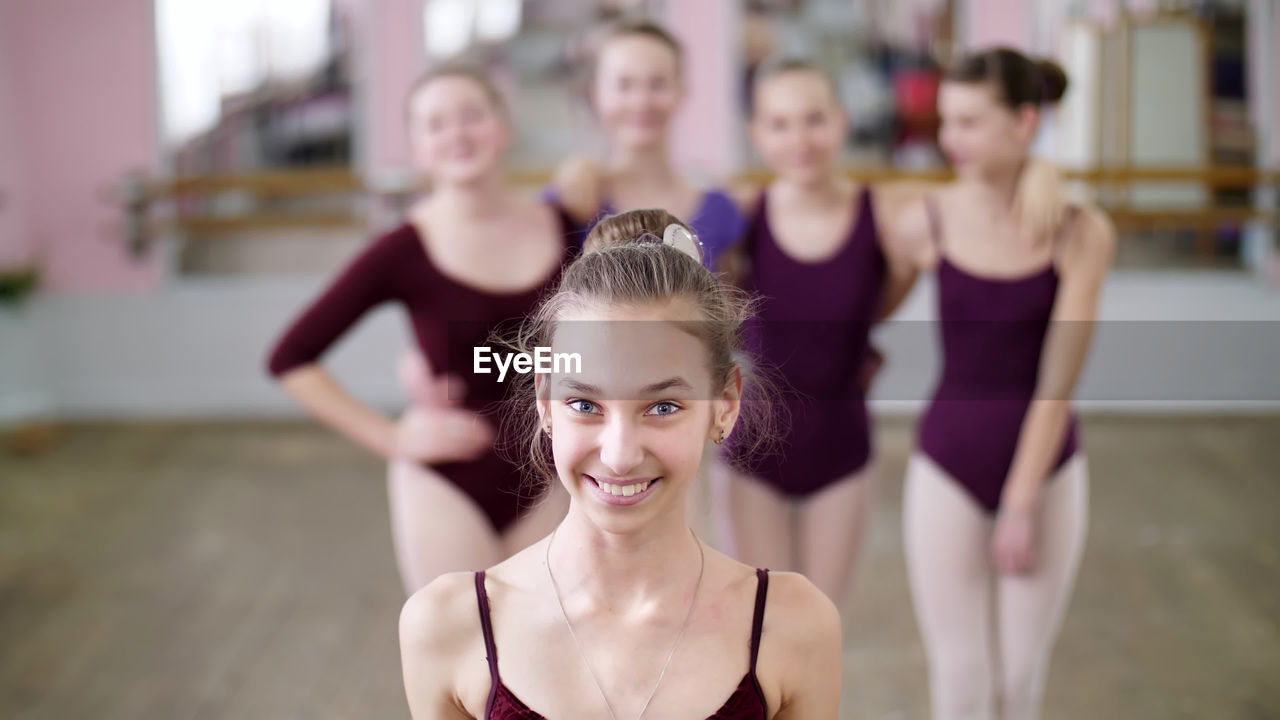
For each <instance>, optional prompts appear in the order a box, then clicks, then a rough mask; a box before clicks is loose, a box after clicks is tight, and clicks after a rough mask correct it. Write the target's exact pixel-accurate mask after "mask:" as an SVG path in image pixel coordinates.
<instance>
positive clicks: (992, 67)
mask: <svg viewBox="0 0 1280 720" xmlns="http://www.w3.org/2000/svg"><path fill="white" fill-rule="evenodd" d="M946 80H947V81H948V82H955V83H965V84H978V83H987V84H990V85H991V86H992V87H994V88H995V90H996V94H997V95H998V96H999V98H1000V101H1001V102H1002V103H1004V105H1005V106H1006V107H1008V108H1009V109H1010V110H1017V109H1018V108H1020V107H1022V106H1024V105H1032V106H1034V107H1037V108H1039V107H1045V106H1052V105H1054V104H1056V103H1057V102H1058V101H1059V100H1061V99H1062V96H1063V95H1064V94H1066V92H1067V84H1068V83H1067V73H1066V72H1065V71H1064V70H1063V69H1062V66H1060V65H1058V63H1056V62H1054V61H1052V60H1049V59H1039V60H1035V59H1032V58H1029V57H1027V56H1026V55H1023V54H1022V53H1020V52H1018V51H1017V50H1014V49H1012V48H1007V47H998V48H992V49H990V50H984V51H982V52H978V53H974V54H972V55H967V56H965V57H963V58H961V59H960V61H959V62H957V63H956V64H954V65H952V66H951V69H950V70H948V71H947V75H946Z"/></svg>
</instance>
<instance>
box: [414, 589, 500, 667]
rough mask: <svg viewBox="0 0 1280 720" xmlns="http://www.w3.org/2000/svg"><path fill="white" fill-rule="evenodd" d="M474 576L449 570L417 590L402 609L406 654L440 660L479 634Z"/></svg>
mask: <svg viewBox="0 0 1280 720" xmlns="http://www.w3.org/2000/svg"><path fill="white" fill-rule="evenodd" d="M474 578H475V576H474V575H473V574H472V573H468V572H457V573H446V574H444V575H441V576H440V577H438V578H436V579H435V580H432V581H431V582H430V583H429V584H428V585H427V586H426V587H424V588H422V589H421V590H419V591H417V592H415V593H414V594H413V595H412V596H411V597H410V598H409V599H408V600H407V601H406V602H405V604H404V607H403V608H402V609H401V610H400V644H401V649H402V650H403V651H404V652H405V653H419V654H422V655H428V656H431V657H433V658H435V659H437V660H441V659H448V658H451V657H457V656H458V655H459V654H461V653H462V652H463V651H464V650H465V649H466V648H467V646H468V645H469V644H470V643H473V642H474V641H475V639H476V638H477V637H478V636H479V634H480V621H479V614H478V611H477V609H476V608H477V605H476V591H475V579H474Z"/></svg>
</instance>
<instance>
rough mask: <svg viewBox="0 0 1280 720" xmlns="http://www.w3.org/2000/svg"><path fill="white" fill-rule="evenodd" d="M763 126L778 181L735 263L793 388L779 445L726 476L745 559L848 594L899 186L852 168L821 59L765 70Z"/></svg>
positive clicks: (769, 348)
mask: <svg viewBox="0 0 1280 720" xmlns="http://www.w3.org/2000/svg"><path fill="white" fill-rule="evenodd" d="M754 92H755V96H754V99H753V102H752V108H753V114H752V117H751V122H750V130H751V138H752V141H753V143H754V144H755V147H756V149H757V151H758V152H759V153H760V155H761V157H762V158H763V159H764V161H765V163H766V164H767V165H768V166H769V168H770V169H771V170H772V171H774V173H776V179H775V180H774V181H773V182H772V183H771V184H770V185H769V186H768V187H767V188H765V189H764V191H763V192H762V193H760V194H759V195H758V197H757V198H756V199H755V201H754V205H755V211H754V213H753V216H752V219H751V222H750V225H749V229H748V232H747V234H746V237H745V239H744V242H743V243H742V245H741V246H740V247H738V248H736V249H735V252H734V253H732V254H730V255H729V256H727V257H726V263H725V265H726V268H727V269H729V270H730V274H731V276H733V277H734V279H735V280H737V281H738V282H739V283H740V284H741V285H742V286H743V287H744V288H745V289H747V290H748V291H750V292H752V293H755V294H758V295H759V296H760V297H761V309H760V311H759V313H758V314H757V316H756V317H755V318H754V319H753V322H752V323H750V324H749V336H750V350H751V352H752V355H753V356H754V357H757V358H758V359H760V360H761V361H762V362H763V363H764V365H765V367H767V368H768V369H770V370H772V371H774V372H776V373H777V375H778V377H779V379H780V381H781V382H782V383H783V384H784V385H785V386H786V389H787V392H786V394H785V397H786V400H785V402H784V405H785V409H786V415H787V419H788V426H787V428H786V429H785V431H783V432H782V433H781V438H780V440H781V442H780V443H779V448H778V452H776V453H774V454H770V455H768V456H765V457H763V458H760V459H758V460H757V461H755V462H746V459H745V458H743V457H742V456H741V453H739V452H738V448H737V446H736V445H734V444H732V443H731V444H730V447H729V448H728V450H729V452H728V459H729V460H730V461H731V464H732V465H733V466H734V468H735V471H731V472H730V473H728V475H727V482H724V483H718V486H719V488H718V489H719V490H720V493H718V494H721V495H723V496H724V497H725V498H726V500H727V503H726V504H727V506H728V509H729V523H728V527H729V531H730V535H731V537H730V541H729V542H730V546H731V547H733V548H734V550H735V552H736V553H737V556H738V558H739V559H741V560H743V561H744V562H748V563H752V564H758V565H769V566H770V567H775V568H791V569H794V570H797V571H799V572H801V573H803V574H804V575H805V576H806V577H808V578H809V579H810V580H812V581H813V582H814V583H815V584H817V586H818V587H820V588H822V590H823V591H824V592H826V593H827V594H828V595H829V596H830V597H831V598H832V599H833V600H834V601H835V602H836V603H837V605H839V604H840V603H841V602H842V600H843V598H844V595H845V593H846V592H847V590H848V586H849V581H850V578H851V576H852V573H853V567H854V561H855V559H856V557H857V552H858V546H859V544H860V540H861V536H862V526H863V519H864V517H865V515H866V509H865V508H866V501H867V492H866V482H864V480H865V479H866V477H867V475H868V474H869V461H870V459H871V430H870V419H869V417H868V413H867V405H866V396H865V391H866V388H865V387H864V383H863V380H864V378H862V377H861V373H860V372H859V370H860V369H861V368H863V367H864V366H865V365H866V364H867V363H868V362H869V361H870V359H871V350H870V346H869V344H868V335H869V332H870V329H871V326H872V324H873V323H874V322H875V321H876V320H877V318H878V317H879V316H880V315H881V314H887V313H888V312H891V311H892V309H893V306H894V305H896V303H897V301H898V300H900V299H901V298H902V297H904V296H905V295H906V292H907V290H909V288H910V285H911V280H912V276H911V275H910V274H907V275H900V274H895V275H893V276H892V277H891V276H890V275H889V272H888V266H887V264H886V262H885V257H884V254H883V252H882V251H881V248H880V232H879V229H878V226H877V219H878V218H879V217H881V216H882V215H885V214H889V213H891V212H892V211H887V210H885V208H884V203H885V202H886V199H885V197H886V195H887V194H886V193H881V192H877V193H874V194H873V193H872V192H871V189H870V188H868V187H858V186H857V185H856V184H854V183H853V182H852V181H850V180H849V179H848V178H847V177H845V176H844V174H843V173H842V172H841V171H840V168H839V157H840V151H841V147H842V145H843V141H844V130H845V128H846V127H847V122H846V119H845V115H844V112H843V110H842V109H841V107H840V105H839V102H838V101H837V99H836V96H835V92H834V88H833V87H832V85H831V82H830V80H829V79H828V78H827V77H826V76H825V74H824V73H823V72H822V71H821V70H820V69H819V68H818V67H817V66H815V65H813V64H812V63H809V62H805V61H785V62H781V63H777V64H774V65H772V66H768V65H767V66H765V67H763V68H762V69H761V70H760V71H759V73H758V74H757V77H756V83H755V88H754Z"/></svg>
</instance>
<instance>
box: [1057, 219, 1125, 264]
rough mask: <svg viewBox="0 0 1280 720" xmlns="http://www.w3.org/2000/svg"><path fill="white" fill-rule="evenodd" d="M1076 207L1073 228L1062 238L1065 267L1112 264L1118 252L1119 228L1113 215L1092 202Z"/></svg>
mask: <svg viewBox="0 0 1280 720" xmlns="http://www.w3.org/2000/svg"><path fill="white" fill-rule="evenodd" d="M1075 208H1076V213H1075V219H1074V221H1073V223H1074V224H1073V227H1071V228H1070V230H1069V231H1068V232H1067V233H1066V237H1064V238H1063V248H1062V264H1063V267H1064V268H1065V269H1067V270H1072V269H1077V268H1079V269H1083V268H1092V269H1095V270H1096V269H1105V268H1107V267H1109V266H1110V265H1111V261H1112V259H1113V258H1114V256H1115V251H1116V229H1115V226H1114V225H1113V224H1112V223H1111V218H1109V217H1107V214H1106V213H1104V212H1102V210H1100V209H1099V208H1098V207H1097V206H1096V205H1093V204H1092V203H1084V204H1081V205H1076V206H1075Z"/></svg>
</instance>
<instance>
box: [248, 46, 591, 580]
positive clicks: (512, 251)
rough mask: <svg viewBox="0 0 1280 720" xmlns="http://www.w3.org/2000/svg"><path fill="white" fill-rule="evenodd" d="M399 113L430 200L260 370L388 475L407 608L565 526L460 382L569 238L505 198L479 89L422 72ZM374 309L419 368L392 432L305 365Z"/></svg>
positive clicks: (544, 282) (552, 221) (484, 382)
mask: <svg viewBox="0 0 1280 720" xmlns="http://www.w3.org/2000/svg"><path fill="white" fill-rule="evenodd" d="M408 110H409V112H408V122H409V127H410V137H411V141H412V147H413V151H414V156H415V162H416V163H417V164H418V165H419V167H420V168H421V169H422V170H423V171H425V172H426V173H427V174H428V175H429V176H430V178H431V180H432V183H433V186H434V188H433V192H432V194H431V195H430V196H429V197H427V198H426V199H424V200H423V201H422V202H420V203H419V204H417V205H415V206H414V207H413V208H412V209H411V211H410V214H409V221H408V222H407V223H405V224H404V225H402V226H400V227H398V228H395V229H394V230H391V231H390V232H388V233H386V234H385V235H383V236H381V237H379V238H378V239H377V240H375V241H374V242H373V243H372V244H371V245H369V246H368V247H367V248H366V249H365V250H364V251H363V252H361V253H360V254H359V256H357V257H356V259H355V260H354V261H353V262H352V263H351V264H350V265H349V266H348V267H347V268H346V269H345V270H344V271H343V272H342V274H341V275H339V277H338V279H337V280H336V281H334V282H333V284H332V285H331V286H330V287H329V288H328V289H327V290H326V291H325V292H324V293H323V294H322V295H321V296H320V297H319V298H317V299H316V300H315V301H314V302H313V303H312V305H311V306H310V307H309V308H307V310H306V311H305V312H303V313H302V315H300V316H299V317H298V318H297V319H296V320H295V321H294V322H293V323H292V325H291V326H290V327H289V329H288V330H287V331H286V332H285V334H284V335H283V336H282V337H281V338H280V340H279V341H278V342H277V344H276V346H275V348H274V350H273V351H272V353H271V358H270V361H269V366H270V371H271V373H272V374H273V375H274V376H275V377H277V378H278V379H279V380H280V382H281V384H282V385H283V386H284V388H285V389H286V390H288V391H289V392H290V393H291V394H292V395H294V396H295V397H296V398H297V399H298V401H299V402H300V403H301V404H302V405H303V407H305V408H306V409H307V410H308V411H309V412H311V413H312V414H313V415H315V416H316V417H318V418H319V419H320V420H321V421H322V422H325V423H326V424H328V425H330V426H331V427H333V428H334V429H336V430H338V431H339V432H341V433H343V434H345V435H347V436H348V437H350V438H352V439H353V440H355V441H357V442H359V443H361V444H363V445H365V446H366V447H368V448H370V449H371V450H373V451H374V452H377V453H378V454H379V455H382V456H383V457H386V458H387V460H388V461H389V468H390V471H389V477H388V490H389V494H390V500H391V521H392V530H393V539H394V542H395V550H396V557H397V560H398V563H399V567H400V572H401V579H402V580H403V582H404V585H405V588H406V590H407V591H409V592H410V593H412V592H413V591H414V590H417V589H418V588H420V587H422V586H423V585H425V584H426V583H427V582H429V581H430V580H431V579H432V578H434V577H435V576H437V575H439V574H440V573H442V572H445V571H449V570H457V569H460V568H467V567H474V566H476V565H481V566H483V565H488V564H492V563H494V562H497V561H498V560H500V559H502V558H503V557H506V556H507V555H509V554H510V553H511V552H514V551H515V550H517V549H519V548H521V547H524V546H526V545H527V544H528V543H529V542H532V541H533V540H534V539H536V538H538V537H541V536H542V535H544V534H545V533H546V532H547V531H548V530H549V529H550V528H551V527H553V526H554V524H555V523H556V522H557V521H558V520H559V517H560V515H562V514H563V509H564V503H565V499H564V497H563V495H562V494H557V495H556V497H554V498H553V499H552V500H551V501H548V502H545V503H542V504H538V503H536V502H535V499H536V498H534V497H530V494H529V493H528V492H527V491H526V490H525V489H524V488H522V484H521V476H520V472H519V468H518V467H517V466H516V465H515V464H513V463H511V462H510V461H508V460H505V459H503V458H502V457H500V456H499V455H498V454H497V453H496V452H495V449H494V448H495V443H496V442H498V441H501V438H500V437H496V436H495V431H496V429H497V426H498V423H497V422H496V414H495V413H496V409H497V403H499V401H501V400H502V399H503V397H504V395H505V393H504V390H505V387H506V386H505V385H504V384H500V383H499V382H498V381H497V376H496V375H494V374H489V375H480V374H473V372H472V370H473V368H472V360H473V348H474V347H475V346H477V345H482V344H484V343H485V341H486V339H487V337H488V335H489V333H490V332H491V331H492V330H493V329H494V328H495V327H496V326H497V325H499V324H500V323H503V322H508V321H518V320H519V319H520V318H522V317H523V316H524V315H525V314H526V313H527V312H528V311H529V310H530V309H532V308H533V307H534V306H535V304H536V302H537V301H538V299H539V298H540V296H541V294H542V293H543V291H544V289H546V288H547V287H549V286H550V285H551V284H552V283H553V282H554V281H555V280H556V279H557V278H558V276H559V273H560V268H561V267H562V265H563V263H564V261H565V260H566V259H568V257H569V256H570V255H571V253H572V248H573V247H574V246H575V244H576V241H577V240H580V237H579V238H575V237H574V236H573V233H572V232H571V228H570V226H569V221H568V220H567V218H566V217H565V216H564V214H563V213H561V212H559V211H558V210H557V209H556V208H555V207H552V206H548V205H547V204H545V203H543V202H541V201H539V200H537V199H536V198H532V197H530V198H525V197H521V196H518V195H517V194H515V193H514V192H513V191H511V190H509V189H508V188H507V187H505V184H504V181H503V169H502V165H501V157H502V154H503V151H504V149H505V148H506V146H507V145H508V143H509V138H510V135H511V130H510V127H509V123H508V120H507V116H506V113H505V110H504V109H503V107H502V105H501V99H500V97H499V95H498V93H497V92H496V91H495V90H494V89H493V87H492V85H490V84H489V82H488V80H487V78H485V77H484V76H483V75H481V74H478V73H476V72H474V71H471V70H467V69H465V68H461V67H444V68H441V69H439V70H437V71H434V72H432V73H431V74H429V75H427V76H426V77H424V78H423V79H422V80H421V81H419V82H418V84H416V85H415V86H414V89H413V90H412V92H411V93H410V95H409V107H408ZM384 302H397V303H400V304H402V305H403V306H404V308H405V310H406V311H407V312H408V315H409V324H410V327H411V329H412V331H413V335H414V339H415V340H416V345H417V347H418V348H420V350H421V353H422V357H425V358H426V363H425V365H428V366H429V367H421V366H422V365H424V363H422V362H419V363H417V364H418V365H419V367H417V368H416V369H415V368H413V367H410V368H409V371H410V372H409V373H408V374H409V375H410V377H409V378H408V383H409V385H410V389H411V390H412V391H413V392H412V394H413V396H414V400H415V402H414V403H413V405H412V406H411V408H410V409H409V410H408V411H407V412H406V413H405V414H404V415H403V416H402V417H401V418H400V420H399V421H398V422H394V421H392V420H388V419H386V418H384V417H383V416H382V415H381V414H379V413H378V412H376V411H375V410H373V409H371V408H368V407H366V406H365V405H363V404H362V403H360V402H359V401H357V400H356V399H355V398H352V397H351V396H349V395H347V394H346V393H345V392H343V391H342V389H341V388H340V387H339V386H338V385H337V384H336V382H335V381H334V380H333V378H332V377H331V376H330V375H329V374H328V373H327V372H326V371H325V370H324V369H323V368H322V367H321V366H320V365H319V359H320V357H321V356H322V355H323V354H324V353H325V351H326V350H327V349H328V348H329V347H330V346H331V345H332V344H333V343H334V342H336V341H337V340H338V339H339V338H340V337H341V336H342V335H343V334H344V333H345V332H346V331H347V330H348V329H349V328H351V326H353V325H354V324H355V323H356V322H357V321H358V320H359V319H360V318H361V317H362V316H363V315H364V314H365V313H366V312H367V311H369V310H370V309H372V308H374V307H375V306H377V305H379V304H381V303H384ZM415 373H416V376H415ZM424 396H425V397H424Z"/></svg>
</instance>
